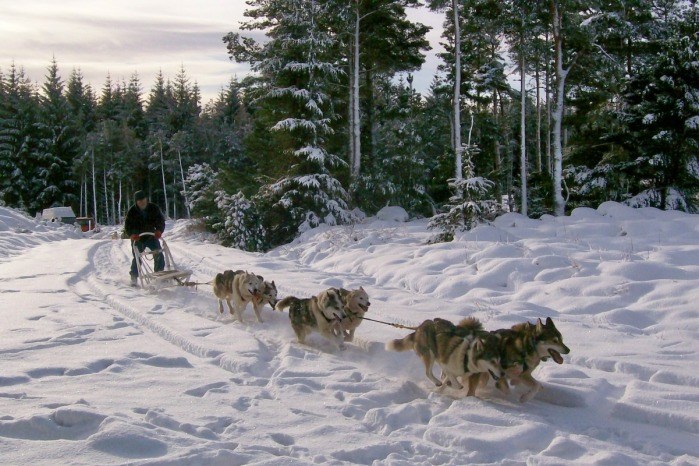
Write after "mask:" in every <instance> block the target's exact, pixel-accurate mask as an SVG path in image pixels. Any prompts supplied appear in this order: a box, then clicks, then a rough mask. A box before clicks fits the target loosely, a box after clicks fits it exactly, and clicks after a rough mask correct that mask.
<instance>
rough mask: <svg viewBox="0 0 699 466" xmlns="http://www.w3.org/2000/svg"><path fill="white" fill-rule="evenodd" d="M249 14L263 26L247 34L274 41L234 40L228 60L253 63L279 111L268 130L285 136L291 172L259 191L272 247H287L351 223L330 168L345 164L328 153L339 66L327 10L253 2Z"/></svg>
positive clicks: (254, 25) (294, 0) (297, 2)
mask: <svg viewBox="0 0 699 466" xmlns="http://www.w3.org/2000/svg"><path fill="white" fill-rule="evenodd" d="M250 4H251V5H252V6H254V7H256V8H255V9H253V10H249V11H248V12H246V15H247V16H249V17H252V18H258V21H253V22H250V23H247V24H246V25H245V26H244V27H245V28H247V29H266V28H269V30H268V31H267V35H268V36H269V38H270V40H269V41H268V42H267V43H265V44H264V45H258V44H257V43H255V42H254V41H253V40H252V39H249V38H243V37H241V36H240V35H238V34H233V33H231V34H229V35H228V36H227V37H226V38H225V41H226V42H227V43H228V48H229V53H230V54H231V56H232V57H233V58H235V59H236V60H239V61H247V62H249V63H250V64H251V67H252V69H253V71H256V72H259V73H260V74H261V75H262V76H263V77H264V78H265V79H267V80H268V83H269V90H268V92H267V93H266V95H265V97H264V98H265V100H266V101H267V102H268V104H270V105H274V111H273V115H274V118H275V119H276V122H275V123H274V124H273V126H272V127H271V128H270V130H271V131H272V132H274V133H277V134H279V135H280V141H283V145H282V147H281V149H282V150H283V151H284V154H285V155H286V157H288V158H287V160H288V161H287V162H286V166H287V167H288V171H287V173H286V175H285V176H283V177H282V178H281V179H280V180H278V181H277V182H275V183H271V184H268V185H266V186H264V187H263V188H262V190H261V193H260V194H261V197H262V199H263V202H266V203H268V204H269V205H270V208H269V210H268V212H269V216H268V217H267V218H266V219H265V222H266V226H267V228H266V230H267V231H268V232H272V233H270V234H273V237H272V238H270V242H271V243H272V244H280V243H282V242H286V241H289V240H290V239H292V238H293V237H295V236H296V235H297V234H298V233H302V232H304V231H306V230H308V229H310V228H313V227H315V226H318V225H320V224H321V223H326V224H330V225H334V224H338V223H346V222H348V221H350V220H351V215H350V212H349V211H348V207H347V202H346V199H347V192H346V191H345V189H344V188H343V187H342V185H341V184H340V182H339V181H338V180H337V179H336V178H335V177H334V176H332V174H331V173H330V171H329V169H330V168H332V167H333V166H336V165H338V164H340V163H342V161H341V160H340V158H339V157H338V156H336V155H334V154H332V153H330V152H329V151H328V150H327V148H328V140H327V138H328V137H329V136H330V135H331V134H332V133H333V128H332V126H331V124H332V121H333V119H334V117H335V115H334V113H333V107H332V102H331V100H330V96H329V93H328V87H329V86H331V85H332V84H333V83H335V82H337V79H338V76H339V75H340V73H341V68H340V66H339V65H338V64H337V63H336V60H335V58H336V57H334V56H333V54H332V51H333V48H334V46H335V41H336V39H335V38H334V36H333V35H332V34H331V33H330V31H329V28H328V22H329V20H330V18H332V9H331V8H330V6H329V5H327V4H325V3H322V2H317V1H311V2H308V1H301V0H291V1H281V0H277V1H273V0H272V1H262V0H256V1H251V2H250Z"/></svg>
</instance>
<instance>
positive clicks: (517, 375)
mask: <svg viewBox="0 0 699 466" xmlns="http://www.w3.org/2000/svg"><path fill="white" fill-rule="evenodd" d="M491 333H492V334H493V335H495V336H496V337H497V338H498V339H499V340H500V343H499V347H500V364H501V366H502V368H503V371H504V374H505V376H504V377H502V378H501V379H500V380H499V381H497V382H496V386H497V387H498V388H499V389H500V390H501V391H502V392H504V393H508V392H509V386H508V380H510V381H511V382H512V384H513V385H516V384H518V383H520V382H522V383H523V384H524V385H526V386H528V387H529V390H528V391H527V392H526V393H524V394H523V395H522V396H521V397H520V399H519V401H520V402H522V403H524V402H526V401H529V400H531V399H532V398H533V397H534V396H535V395H536V394H537V393H538V392H539V390H541V388H542V387H541V383H540V382H539V381H537V380H536V379H535V378H534V377H533V376H532V372H533V371H534V369H536V368H537V366H538V365H539V363H540V362H541V361H546V360H548V358H549V357H551V358H552V359H553V360H554V361H556V363H558V364H563V357H562V356H561V354H568V353H570V348H568V347H567V346H566V345H565V344H563V337H562V335H561V332H559V331H558V329H557V328H556V326H555V325H554V323H553V320H552V319H551V318H550V317H547V318H546V323H543V322H541V319H538V320H537V322H536V324H532V323H530V322H524V323H521V324H516V325H514V326H512V328H509V329H501V330H495V331H494V332H491ZM486 382H487V379H486Z"/></svg>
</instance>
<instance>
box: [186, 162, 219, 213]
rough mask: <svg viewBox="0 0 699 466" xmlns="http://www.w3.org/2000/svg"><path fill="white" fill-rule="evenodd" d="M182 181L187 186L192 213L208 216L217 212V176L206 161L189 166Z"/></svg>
mask: <svg viewBox="0 0 699 466" xmlns="http://www.w3.org/2000/svg"><path fill="white" fill-rule="evenodd" d="M184 183H185V186H186V187H187V194H188V199H189V209H190V210H191V212H192V214H194V215H196V216H200V217H208V216H211V215H214V214H215V213H217V211H218V206H217V202H216V195H217V191H218V190H219V183H218V176H217V173H216V172H215V171H214V169H213V168H211V166H210V165H209V164H208V163H202V164H196V165H192V166H191V167H189V170H187V178H186V179H185V181H184Z"/></svg>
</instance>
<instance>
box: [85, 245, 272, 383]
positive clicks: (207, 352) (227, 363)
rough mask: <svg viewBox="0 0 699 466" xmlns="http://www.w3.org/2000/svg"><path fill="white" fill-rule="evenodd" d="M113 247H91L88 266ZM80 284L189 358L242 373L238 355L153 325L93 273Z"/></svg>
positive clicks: (159, 324)
mask: <svg viewBox="0 0 699 466" xmlns="http://www.w3.org/2000/svg"><path fill="white" fill-rule="evenodd" d="M115 247H117V248H118V247H119V245H115V244H114V243H111V242H108V243H106V244H104V243H101V244H99V245H96V246H95V247H94V248H92V249H91V251H90V263H91V264H92V265H93V266H94V268H95V269H97V268H98V264H99V262H97V261H96V258H98V256H99V255H100V254H104V252H105V251H107V250H108V251H109V252H111V251H112V250H113V249H114V248H115ZM119 249H121V248H119ZM82 281H83V282H84V283H85V284H86V286H87V287H88V289H89V290H90V292H91V293H93V294H94V295H95V296H96V297H97V298H99V299H101V300H102V301H104V302H105V303H106V304H108V305H109V306H110V307H111V308H113V309H114V310H116V311H117V312H119V313H120V314H121V315H123V316H124V317H127V318H128V319H130V320H132V321H133V322H136V323H137V324H138V325H140V326H142V327H144V328H146V329H148V330H149V331H151V332H152V333H154V334H156V335H157V336H158V337H160V338H162V339H163V340H165V341H167V342H168V343H170V344H172V345H174V346H176V347H177V348H179V349H181V350H183V351H185V352H187V353H189V354H191V355H193V356H196V357H197V358H200V359H204V360H207V361H208V362H210V363H212V364H214V365H217V366H219V367H220V368H221V369H224V370H226V371H228V372H231V373H240V372H245V371H246V369H245V368H244V367H241V364H240V362H239V355H236V354H231V353H227V352H225V351H222V350H218V349H214V348H211V347H207V346H205V345H202V344H200V343H197V342H195V341H192V339H190V338H188V337H186V336H184V335H182V334H180V333H179V332H177V331H175V330H173V329H172V328H170V327H168V326H167V325H164V324H162V323H159V322H156V321H155V319H153V318H151V317H149V316H148V315H146V314H145V313H143V312H142V311H139V310H137V309H135V308H134V307H133V306H130V305H129V304H127V303H126V302H124V301H123V300H121V299H119V298H118V297H117V296H115V295H114V294H112V293H110V291H109V290H108V289H106V288H105V286H104V285H103V284H102V283H101V282H100V280H99V279H98V278H97V277H96V276H95V274H89V275H88V276H86V277H82ZM197 317H201V316H197ZM251 338H255V339H256V340H257V341H258V342H259V343H260V344H262V345H263V346H265V347H267V349H268V350H269V351H270V352H273V351H272V350H271V349H270V348H269V347H270V345H269V344H268V343H266V342H264V341H262V340H260V339H259V338H257V337H256V336H254V335H251ZM272 346H274V345H272ZM236 356H238V357H236ZM270 362H271V361H270ZM274 370H275V367H274V365H272V367H270V369H269V372H270V373H271V372H274Z"/></svg>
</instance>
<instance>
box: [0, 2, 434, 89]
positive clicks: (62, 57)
mask: <svg viewBox="0 0 699 466" xmlns="http://www.w3.org/2000/svg"><path fill="white" fill-rule="evenodd" d="M245 8H246V6H245V2H243V1H242V0H198V1H196V2H193V1H191V0H171V1H164V0H148V1H140V0H138V1H137V0H120V1H119V2H115V1H112V0H91V1H88V0H62V1H60V2H56V1H54V0H31V1H30V2H29V1H26V0H25V1H24V2H21V1H18V2H9V1H8V0H0V43H2V44H3V47H2V48H0V66H1V67H2V68H3V69H6V68H7V67H8V66H9V65H10V63H11V62H13V61H14V62H15V63H16V64H17V65H20V66H23V67H24V68H25V69H26V72H27V75H28V76H29V77H30V78H31V79H33V80H35V81H37V82H42V81H43V79H44V76H45V74H46V68H47V66H48V65H49V64H50V62H51V59H52V58H53V57H54V56H55V58H56V60H57V61H58V64H59V68H60V70H61V75H62V76H63V78H64V79H67V78H68V76H69V75H70V72H71V70H72V69H73V68H80V69H81V71H82V72H83V74H84V76H85V78H86V80H87V81H88V82H90V83H91V84H92V85H93V87H94V88H95V89H100V88H101V87H102V85H103V83H104V81H105V77H106V75H107V73H110V75H111V77H112V79H113V80H118V81H120V80H122V79H125V80H128V78H129V77H130V76H131V75H132V74H133V73H134V72H136V71H137V72H138V73H139V75H140V77H141V82H142V85H143V88H144V90H145V91H146V92H147V91H148V90H149V89H150V87H151V85H152V83H153V80H154V77H155V75H156V74H157V73H158V71H159V70H162V71H163V74H164V75H165V76H166V77H171V78H172V77H174V76H175V75H176V74H177V72H178V71H179V69H180V67H181V66H182V65H184V66H185V69H186V70H187V73H188V75H189V76H190V78H191V79H192V81H194V80H196V81H197V82H198V84H199V85H200V87H201V89H202V96H203V98H204V101H205V102H206V101H207V100H209V99H211V98H214V97H215V95H216V94H217V93H218V90H219V89H220V88H221V87H223V86H225V85H227V83H228V81H229V80H230V78H231V77H232V76H233V75H236V74H237V75H238V76H239V77H242V76H244V75H245V74H247V73H248V72H249V68H248V67H247V65H245V64H238V63H234V62H232V61H230V59H229V57H228V54H227V51H226V47H225V44H224V43H223V41H222V38H223V36H224V35H225V34H227V33H228V32H230V31H236V30H237V29H238V27H239V24H240V21H241V20H244V19H245V18H244V16H243V12H244V10H245ZM411 18H412V19H413V20H415V21H420V22H423V23H426V24H428V25H430V26H433V28H434V29H433V31H431V32H430V39H431V42H432V46H433V48H434V50H432V51H430V52H429V53H428V58H427V64H426V66H425V67H423V70H422V71H420V72H417V73H415V86H416V88H417V89H418V90H425V89H427V87H428V86H429V82H430V81H431V80H432V76H433V75H434V70H435V69H436V60H437V59H436V56H435V54H436V52H437V51H438V50H440V49H441V47H440V46H439V44H438V43H437V42H438V41H437V42H435V40H433V36H435V34H436V36H435V37H437V38H438V36H439V34H440V32H436V31H441V21H442V18H443V15H442V14H435V13H431V12H428V11H427V10H424V9H423V10H420V11H417V10H415V11H413V12H411ZM435 26H436V27H435ZM245 35H249V36H253V37H255V38H257V39H258V40H259V39H262V35H261V34H260V33H259V32H256V33H255V32H254V33H251V32H250V31H245Z"/></svg>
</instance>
